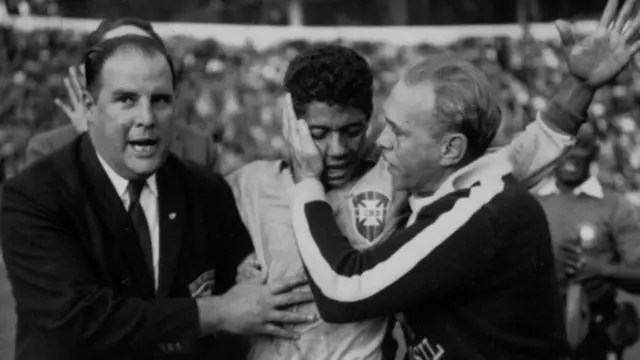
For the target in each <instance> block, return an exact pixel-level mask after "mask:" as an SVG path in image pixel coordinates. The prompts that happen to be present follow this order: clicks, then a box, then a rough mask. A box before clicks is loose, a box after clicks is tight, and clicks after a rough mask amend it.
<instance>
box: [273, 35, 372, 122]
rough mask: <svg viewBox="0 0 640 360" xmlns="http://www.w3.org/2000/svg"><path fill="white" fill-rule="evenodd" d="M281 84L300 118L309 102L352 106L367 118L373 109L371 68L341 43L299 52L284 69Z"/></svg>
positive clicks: (344, 106)
mask: <svg viewBox="0 0 640 360" xmlns="http://www.w3.org/2000/svg"><path fill="white" fill-rule="evenodd" d="M284 87H285V89H286V90H287V91H288V92H289V93H290V94H291V99H292V101H293V107H294V111H295V113H296V116H298V117H299V118H301V117H304V116H305V114H306V112H307V107H308V105H309V104H310V103H312V102H319V103H325V104H327V105H330V106H338V107H340V108H344V109H346V108H354V109H356V110H360V111H362V112H363V113H364V115H365V116H366V118H367V120H369V118H370V117H371V113H372V112H373V73H372V71H371V68H370V67H369V64H368V63H367V60H365V59H364V58H363V57H362V56H360V55H359V54H358V53H357V52H355V51H354V50H352V49H349V48H347V47H344V46H339V45H322V46H316V47H314V48H312V49H310V50H307V51H304V52H302V53H300V54H298V55H297V56H296V57H295V58H294V59H293V60H292V61H291V63H290V64H289V67H288V68H287V71H286V74H285V77H284Z"/></svg>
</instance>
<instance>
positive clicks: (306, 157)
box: [280, 94, 324, 182]
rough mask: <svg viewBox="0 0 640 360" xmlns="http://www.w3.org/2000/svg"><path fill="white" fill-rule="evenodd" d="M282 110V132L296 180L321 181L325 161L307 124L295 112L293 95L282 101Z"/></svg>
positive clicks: (288, 95) (287, 95)
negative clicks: (309, 179)
mask: <svg viewBox="0 0 640 360" xmlns="http://www.w3.org/2000/svg"><path fill="white" fill-rule="evenodd" d="M280 106H281V109H282V132H283V134H284V138H285V141H286V142H287V145H288V146H289V161H290V162H291V166H292V168H293V173H294V179H295V181H296V182H299V181H301V180H304V179H308V178H311V179H319V178H320V176H321V174H322V170H323V169H324V160H323V158H322V154H321V153H320V150H318V147H317V146H316V143H315V141H313V137H312V136H311V132H310V130H309V126H308V125H307V122H306V121H304V120H301V119H297V117H296V115H295V112H294V110H293V104H292V100H291V95H290V94H286V95H285V96H284V97H283V98H282V99H280Z"/></svg>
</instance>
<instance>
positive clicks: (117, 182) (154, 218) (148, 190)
mask: <svg viewBox="0 0 640 360" xmlns="http://www.w3.org/2000/svg"><path fill="white" fill-rule="evenodd" d="M96 154H97V153H96ZM97 155H98V160H100V164H102V167H103V168H104V171H105V172H106V173H107V176H108V177H109V179H110V180H111V183H112V184H113V187H114V188H115V190H116V193H117V194H118V196H119V197H120V200H122V204H123V205H124V208H125V210H128V209H129V192H128V191H127V187H128V186H129V180H127V179H125V178H123V177H122V176H120V175H118V174H117V173H116V172H115V171H114V170H113V169H112V168H111V166H109V164H107V163H106V161H104V159H102V157H101V156H100V154H97ZM140 205H142V210H143V211H144V215H145V218H146V219H147V224H148V225H149V235H150V237H151V253H152V258H153V278H154V283H155V288H156V290H157V289H158V276H159V271H158V270H159V269H158V264H159V260H160V216H159V213H158V186H157V184H156V175H155V174H153V175H151V176H150V177H149V178H148V179H147V184H146V186H145V187H144V188H143V189H142V193H141V194H140Z"/></svg>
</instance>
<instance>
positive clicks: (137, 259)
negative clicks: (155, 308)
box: [80, 135, 154, 297]
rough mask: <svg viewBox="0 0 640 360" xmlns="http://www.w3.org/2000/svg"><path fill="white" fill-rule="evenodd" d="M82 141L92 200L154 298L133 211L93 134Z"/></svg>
mask: <svg viewBox="0 0 640 360" xmlns="http://www.w3.org/2000/svg"><path fill="white" fill-rule="evenodd" d="M80 141H81V144H80V147H81V151H80V157H81V161H82V163H83V166H84V170H85V174H84V177H85V179H87V189H89V199H90V201H91V202H92V203H94V205H95V207H96V210H97V212H98V215H99V218H100V219H101V221H102V223H103V225H104V227H105V229H107V231H108V232H110V235H111V237H110V238H112V239H113V240H114V241H115V242H116V243H117V246H118V248H120V249H121V250H122V253H123V256H124V257H125V259H126V264H127V265H128V267H129V268H130V269H131V271H132V276H133V277H134V278H135V280H136V282H137V283H138V285H139V287H140V292H141V293H142V294H144V296H145V297H153V294H154V283H153V278H151V274H149V270H148V268H147V265H146V262H145V260H144V254H143V252H142V247H141V246H140V242H139V241H138V238H137V236H136V233H135V231H134V229H133V224H132V222H131V219H130V218H129V214H127V211H126V210H125V208H124V206H123V204H122V200H121V199H120V197H119V196H118V194H117V193H116V190H115V188H114V187H113V184H112V183H111V180H110V179H109V177H108V176H107V173H106V172H105V171H104V168H103V167H102V164H101V163H100V161H99V160H98V156H97V154H96V151H95V149H94V147H93V145H92V143H91V140H90V138H89V136H88V135H83V138H82V139H81V140H80Z"/></svg>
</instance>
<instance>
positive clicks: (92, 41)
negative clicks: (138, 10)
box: [86, 17, 164, 49]
mask: <svg viewBox="0 0 640 360" xmlns="http://www.w3.org/2000/svg"><path fill="white" fill-rule="evenodd" d="M122 26H133V27H137V28H138V29H140V30H142V31H144V32H146V33H147V34H149V36H150V37H152V38H153V39H154V40H156V41H157V42H159V43H160V44H161V45H162V46H163V47H164V42H163V41H162V38H161V37H160V35H158V33H156V32H155V30H153V26H152V25H151V23H150V22H148V21H146V20H143V19H140V18H136V17H125V18H117V19H106V20H102V21H101V22H100V25H98V28H97V29H95V30H94V31H92V32H91V33H89V35H88V36H87V40H86V48H87V49H91V48H93V47H94V46H96V45H98V44H99V43H100V42H101V41H103V40H104V36H105V35H106V34H107V33H108V32H110V31H111V30H114V29H117V28H119V27H122Z"/></svg>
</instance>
